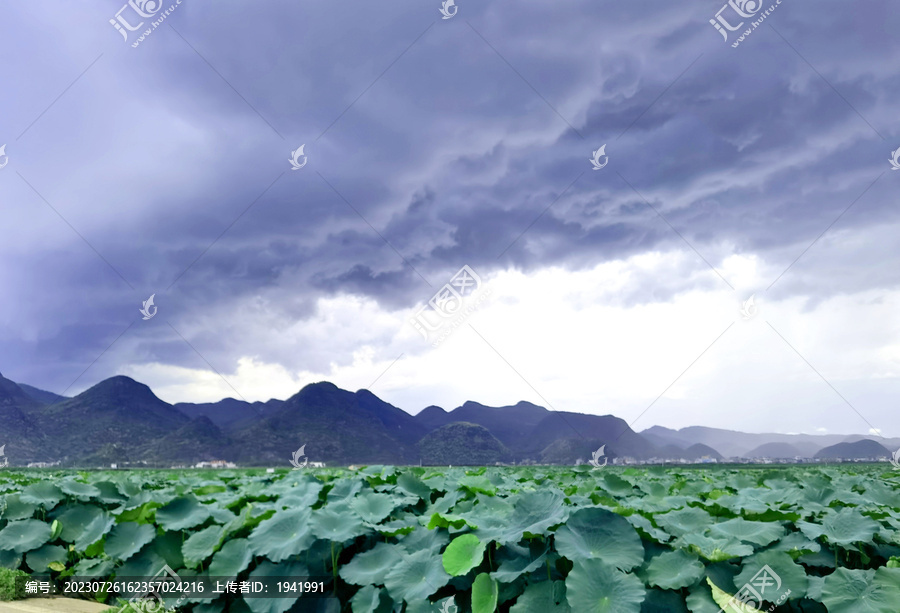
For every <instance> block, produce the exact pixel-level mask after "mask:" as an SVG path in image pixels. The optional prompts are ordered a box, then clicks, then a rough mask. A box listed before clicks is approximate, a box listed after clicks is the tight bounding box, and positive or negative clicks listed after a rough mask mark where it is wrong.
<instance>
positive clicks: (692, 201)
mask: <svg viewBox="0 0 900 613" xmlns="http://www.w3.org/2000/svg"><path fill="white" fill-rule="evenodd" d="M176 2H177V0H175V1H173V2H165V3H163V4H162V5H159V3H158V2H155V1H154V0H149V1H144V0H134V1H133V2H132V3H131V4H130V5H129V4H126V5H123V4H122V3H121V2H120V0H110V1H106V0H103V1H99V0H94V1H91V2H78V3H58V2H48V1H43V2H29V3H3V4H0V41H2V46H3V52H4V54H5V56H6V57H5V59H4V61H3V62H0V85H2V87H0V92H2V94H0V146H3V145H5V149H4V150H3V151H4V153H5V157H0V164H4V166H3V168H2V169H0V236H2V238H0V287H2V288H3V290H4V299H3V308H2V309H0V372H2V373H3V375H4V376H6V377H8V378H11V379H13V380H16V381H19V382H26V383H30V384H32V385H36V386H38V387H42V388H44V389H48V390H51V391H54V392H57V393H65V394H66V395H74V394H76V393H79V392H81V391H83V390H85V389H87V388H88V387H90V386H92V385H94V384H96V383H97V382H99V381H101V380H103V379H104V378H107V377H110V376H113V375H116V374H124V375H128V376H131V377H134V378H135V379H138V380H140V381H142V382H144V383H147V384H148V385H150V386H151V387H152V388H153V389H154V391H155V392H156V393H157V394H158V395H159V396H160V397H161V398H162V399H164V400H166V401H169V402H179V401H193V402H206V401H215V400H218V399H221V398H223V397H229V396H230V397H235V398H243V399H246V400H249V401H253V400H266V399H269V398H272V397H276V398H286V397H288V396H290V395H292V394H293V393H295V392H296V391H297V390H299V389H300V388H301V387H302V386H303V385H306V384H308V383H311V382H315V381H321V380H329V381H332V382H334V383H335V384H337V385H339V386H340V387H343V388H348V389H351V390H357V389H361V388H368V389H371V390H372V391H373V392H374V393H375V394H377V395H379V396H380V397H381V398H383V399H385V400H386V401H388V402H391V403H392V404H395V405H397V406H399V407H401V408H403V409H405V410H407V411H409V412H411V413H415V412H418V411H419V410H421V409H422V408H424V407H425V406H427V405H430V404H437V405H440V406H443V407H445V408H447V409H450V408H453V407H455V406H458V405H459V404H461V403H462V402H464V401H466V400H477V401H479V402H482V403H484V404H489V405H504V404H513V403H515V402H517V401H519V400H528V401H531V402H535V403H537V404H540V405H543V406H547V407H548V408H553V409H556V410H570V411H581V412H588V413H596V414H608V413H612V414H614V415H617V416H619V417H622V418H623V419H626V420H627V421H628V422H629V423H632V424H633V427H634V428H635V429H637V430H641V429H644V428H647V427H649V426H652V425H655V424H659V425H665V426H669V427H683V426H688V425H707V426H714V427H721V428H731V429H739V430H745V431H756V432H762V431H772V432H809V433H815V432H830V433H867V432H870V431H873V432H876V433H877V432H879V431H880V432H881V433H883V434H884V435H886V436H900V423H898V421H897V418H896V415H897V403H898V400H900V385H898V377H900V336H898V335H900V317H898V315H897V313H898V299H900V266H898V263H900V242H898V240H897V236H898V229H900V212H898V207H897V193H898V189H900V172H892V169H893V168H892V164H891V161H890V160H891V158H892V154H893V152H894V151H897V150H900V128H898V123H897V117H898V112H897V111H898V104H900V62H898V56H900V36H898V32H900V12H898V11H897V10H895V8H894V7H893V5H892V4H891V3H890V2H889V1H888V0H873V1H871V2H866V3H862V4H859V3H844V2H830V1H829V2H822V3H815V5H810V4H809V3H805V2H801V1H800V0H782V1H781V3H780V4H777V5H776V4H775V3H771V4H770V3H766V4H764V5H763V6H762V7H761V8H760V7H759V6H757V5H756V4H755V3H754V2H752V1H750V2H739V1H738V0H735V3H734V6H726V7H725V10H724V11H722V12H719V10H720V9H721V8H723V7H722V5H721V4H720V3H719V1H716V2H712V3H707V2H698V1H692V2H689V3H672V2H642V3H626V2H597V1H575V0H563V1H560V2H553V3H550V2H545V1H540V2H539V1H533V0H516V1H512V0H498V1H493V2H468V1H467V0H458V2H457V3H456V4H454V5H447V6H443V7H442V1H441V0H436V1H433V2H432V1H428V2H424V1H422V0H416V1H415V2H413V1H408V0H394V1H393V2H379V3H373V2H363V1H359V0H345V1H343V2H339V3H335V2H322V1H306V0H303V1H300V2H287V1H262V2H254V3H249V2H232V3H209V2H201V1H199V0H181V3H180V4H176ZM770 7H771V8H770ZM442 8H443V10H444V13H442V12H441V10H442ZM737 9H740V10H742V11H743V12H744V13H745V14H747V15H751V16H750V17H741V16H740V14H739V13H738V12H736V10H737ZM767 11H768V14H766V12H767ZM717 13H718V14H719V15H720V17H721V20H719V21H718V22H717V23H719V24H720V25H721V24H727V25H728V26H730V27H736V26H737V25H738V24H740V23H741V22H743V26H741V27H739V28H737V29H736V30H734V31H728V30H727V29H725V28H724V27H723V31H725V32H726V34H727V35H728V39H727V41H726V40H723V35H722V34H721V33H720V31H718V30H717V29H716V28H715V27H713V25H712V24H710V20H711V19H715V17H716V14H717ZM451 15H452V16H451ZM444 17H447V18H444ZM111 21H114V22H115V23H116V24H118V26H119V27H118V28H116V27H114V25H113V24H112V23H111ZM754 22H756V24H757V25H756V26H755V27H754V25H753V24H754ZM129 28H134V30H130V29H129ZM748 31H749V34H745V33H746V32H748ZM742 34H745V35H744V38H743V39H742V40H741V39H740V36H741V35H742ZM142 35H143V38H141V36H142ZM735 43H738V44H737V46H734V44H735ZM301 145H302V146H303V151H302V152H298V149H299V148H300V147H301ZM604 146H605V147H604ZM601 147H604V148H603V150H602V152H600V154H599V155H594V152H595V151H598V150H600V149H601ZM294 152H297V154H296V155H295V154H294ZM592 158H593V159H595V160H596V162H597V164H596V166H602V167H601V168H599V169H595V168H594V166H595V164H594V163H592ZM292 160H293V164H292ZM895 160H896V158H895ZM898 164H900V160H898ZM294 165H296V166H302V167H300V168H298V169H294V168H293V166H294ZM464 266H468V267H469V269H470V270H471V271H473V272H474V273H475V274H476V275H477V280H478V281H479V283H478V284H476V285H477V291H476V292H475V293H474V294H471V295H465V294H466V291H470V290H471V289H473V286H472V285H467V284H465V283H464V284H462V286H460V285H454V284H453V283H451V281H452V280H453V279H454V278H456V279H459V277H458V276H456V277H455V275H457V272H458V271H459V270H460V269H462V268H463V267H464ZM448 285H449V287H448ZM456 290H462V292H461V295H457V294H454V291H456ZM151 295H153V296H154V301H153V305H152V306H150V307H149V308H148V309H147V311H146V312H147V313H148V314H150V313H152V314H153V316H152V317H150V318H149V319H144V315H142V313H141V312H140V309H141V308H142V306H143V303H144V301H146V300H147V299H148V298H149V297H150V296H151ZM435 295H438V296H439V297H440V299H438V300H435V301H432V302H431V303H430V302H429V301H430V299H431V298H432V297H433V296H435ZM447 297H449V298H450V299H449V300H445V298H447ZM751 297H752V301H751ZM429 305H432V306H429ZM423 307H424V311H422V309H423ZM441 309H443V310H441ZM439 311H440V312H439ZM417 314H418V315H419V317H420V318H424V320H425V321H427V322H430V323H429V325H430V326H432V327H435V328H439V329H437V330H431V331H428V330H426V332H427V336H428V338H427V339H426V338H423V335H422V334H420V332H419V331H417V330H416V328H415V327H414V326H413V325H411V323H410V320H411V319H415V318H416V316H417ZM448 315H449V316H448ZM422 320H423V319H419V320H418V321H419V322H420V323H421V321H422ZM438 324H441V325H440V326H438Z"/></svg>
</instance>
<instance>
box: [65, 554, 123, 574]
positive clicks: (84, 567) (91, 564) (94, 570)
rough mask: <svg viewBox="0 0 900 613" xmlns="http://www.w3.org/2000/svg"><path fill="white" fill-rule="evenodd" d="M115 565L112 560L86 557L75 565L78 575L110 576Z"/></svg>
mask: <svg viewBox="0 0 900 613" xmlns="http://www.w3.org/2000/svg"><path fill="white" fill-rule="evenodd" d="M114 566H115V564H114V562H113V561H112V560H106V559H103V558H84V559H83V560H81V561H80V562H79V563H78V564H76V565H75V572H74V574H75V576H76V577H108V576H109V574H110V573H111V572H112V570H113V567H114Z"/></svg>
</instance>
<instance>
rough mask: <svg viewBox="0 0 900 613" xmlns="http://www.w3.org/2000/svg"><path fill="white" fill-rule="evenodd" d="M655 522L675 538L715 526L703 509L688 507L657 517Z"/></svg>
mask: <svg viewBox="0 0 900 613" xmlns="http://www.w3.org/2000/svg"><path fill="white" fill-rule="evenodd" d="M653 520H654V521H655V522H656V524H657V525H658V526H660V527H661V528H663V529H664V530H665V531H666V532H668V533H669V534H671V535H673V536H684V535H686V534H694V533H697V532H703V531H704V530H706V529H707V528H708V527H709V526H710V525H712V524H713V518H712V516H711V515H710V514H709V513H707V512H706V511H704V510H703V509H697V508H694V507H687V508H685V509H678V510H676V511H669V512H668V513H661V514H659V515H656V516H655V517H654V518H653Z"/></svg>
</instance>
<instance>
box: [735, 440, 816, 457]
mask: <svg viewBox="0 0 900 613" xmlns="http://www.w3.org/2000/svg"><path fill="white" fill-rule="evenodd" d="M744 455H745V456H746V457H748V458H772V459H784V458H795V457H797V456H803V454H802V453H801V452H800V450H799V449H798V448H797V447H794V446H793V445H791V444H790V443H764V444H762V445H760V446H759V447H757V448H756V449H752V450H750V451H748V452H747V453H746V454H744Z"/></svg>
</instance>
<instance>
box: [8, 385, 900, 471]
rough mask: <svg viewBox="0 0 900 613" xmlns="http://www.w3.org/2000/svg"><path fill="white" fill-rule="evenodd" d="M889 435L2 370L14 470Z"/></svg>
mask: <svg viewBox="0 0 900 613" xmlns="http://www.w3.org/2000/svg"><path fill="white" fill-rule="evenodd" d="M892 446H895V447H900V439H880V441H879V442H876V441H873V440H871V439H867V438H866V437H862V436H860V435H851V436H841V435H821V436H819V435H805V434H797V435H795V434H751V433H744V432H735V431H730V430H722V429H716V428H706V427H700V426H694V427H689V428H682V429H680V430H672V429H669V428H663V427H659V426H654V427H652V428H648V429H647V430H644V431H643V432H641V433H637V432H635V431H634V430H632V429H631V427H630V426H629V425H628V423H626V422H625V421H624V420H622V419H620V418H618V417H616V416H614V415H594V414H587V413H576V412H569V411H551V410H548V409H546V408H544V407H541V406H538V405H536V404H533V403H530V402H525V401H522V402H517V403H516V404H511V405H506V406H500V407H492V406H487V405H483V404H480V403H478V402H474V401H467V402H465V403H464V404H463V405H461V406H459V407H457V408H455V409H453V410H452V411H446V410H444V409H443V408H441V407H438V406H434V405H432V406H429V407H427V408H425V409H423V410H422V411H420V412H419V413H418V414H417V415H415V416H412V415H410V414H409V413H407V412H405V411H403V410H401V409H400V408H398V407H395V406H393V405H391V404H389V403H387V402H385V401H383V400H381V399H380V398H378V396H376V395H375V394H373V393H372V392H370V391H368V390H359V391H357V392H351V391H348V390H343V389H340V388H338V387H337V386H335V385H334V384H333V383H329V382H324V381H323V382H319V383H313V384H310V385H307V386H306V387H304V388H303V389H301V390H300V391H299V392H297V393H296V394H294V395H293V396H292V397H290V398H288V399H287V400H274V399H273V400H269V401H268V402H252V403H251V402H245V401H243V400H236V399H234V398H225V399H223V400H220V401H218V402H211V403H179V404H177V405H172V404H169V403H167V402H164V401H163V400H161V399H159V398H158V397H157V396H156V395H155V394H154V393H153V391H152V390H151V389H150V388H149V387H147V386H146V385H144V384H143V383H140V382H138V381H135V380H134V379H131V378H129V377H123V376H116V377H112V378H109V379H106V380H104V381H101V382H99V383H97V384H96V385H94V386H93V387H91V388H89V389H88V390H86V391H84V392H82V393H80V394H78V395H77V396H74V397H72V398H65V397H62V396H59V395H57V394H53V393H52V392H47V391H44V390H40V389H38V388H35V387H32V386H28V385H19V384H17V383H15V382H13V381H10V380H9V379H6V378H4V377H3V376H2V375H0V447H3V449H4V450H5V454H4V457H5V459H6V460H8V461H9V464H10V465H12V466H21V465H25V464H27V463H29V462H53V461H60V462H61V463H62V465H63V466H84V467H103V466H108V465H109V464H113V463H115V464H118V465H120V466H127V465H132V466H133V465H141V464H143V465H148V466H172V465H191V464H195V463H197V462H200V461H208V460H226V461H233V462H235V463H236V464H238V465H244V466H262V465H267V466H272V465H276V466H278V465H280V466H288V465H290V462H291V459H292V458H293V454H295V453H297V452H300V451H302V453H303V455H304V457H305V458H306V459H307V460H309V461H312V462H325V463H326V464H328V465H332V466H334V465H347V464H376V463H377V464H418V463H419V462H420V461H421V462H423V463H429V464H445V463H446V464H456V465H464V464H493V463H495V462H515V463H526V464H533V463H543V464H561V465H565V464H569V465H574V464H576V463H578V462H587V461H589V460H590V459H591V458H592V456H593V455H594V454H595V453H598V452H602V457H604V458H605V459H606V460H607V461H614V460H617V459H621V460H624V461H628V459H629V458H633V459H635V460H649V459H656V460H660V461H666V460H672V461H677V460H687V461H690V462H702V461H704V460H705V459H707V458H712V459H716V460H722V459H725V460H727V459H728V458H731V457H736V456H738V457H739V456H744V457H750V458H757V459H760V458H774V459H780V458H789V459H792V458H794V457H795V456H801V457H812V456H813V455H816V457H820V458H836V459H840V458H846V459H857V458H858V459H872V458H881V457H889V456H890V452H889V449H891V448H895V447H892Z"/></svg>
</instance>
